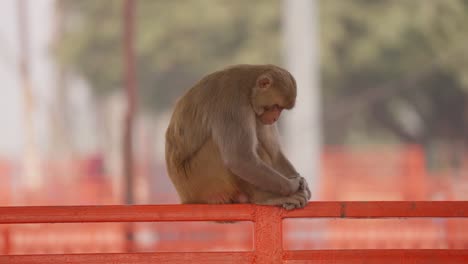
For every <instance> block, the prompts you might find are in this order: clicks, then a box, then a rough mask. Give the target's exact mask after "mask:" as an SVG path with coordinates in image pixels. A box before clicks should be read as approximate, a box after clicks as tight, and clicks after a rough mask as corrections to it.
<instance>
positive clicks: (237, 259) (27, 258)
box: [0, 252, 254, 264]
mask: <svg viewBox="0 0 468 264" xmlns="http://www.w3.org/2000/svg"><path fill="white" fill-rule="evenodd" d="M253 260H254V254H253V252H157V253H100V254H56V255H55V254H54V255H0V263H9V264H20V263H21V264H25V263H34V264H50V263H68V264H79V263H97V264H104V263H114V264H119V263H122V264H124V263H133V264H146V263H171V264H182V263H207V264H208V263H213V264H214V263H226V264H229V263H232V264H239V263H253Z"/></svg>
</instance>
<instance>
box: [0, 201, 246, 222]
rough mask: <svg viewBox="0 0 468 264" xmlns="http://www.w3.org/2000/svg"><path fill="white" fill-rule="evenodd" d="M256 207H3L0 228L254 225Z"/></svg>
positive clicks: (238, 205)
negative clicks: (193, 223)
mask: <svg viewBox="0 0 468 264" xmlns="http://www.w3.org/2000/svg"><path fill="white" fill-rule="evenodd" d="M254 212H255V208H254V206H253V205H240V204H232V205H207V204H205V205H198V204H191V205H188V204H183V205H132V206H126V205H108V206H20V207H0V224H24V223H79V222H153V221H158V222H163V221H251V220H253V217H254Z"/></svg>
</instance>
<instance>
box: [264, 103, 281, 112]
mask: <svg viewBox="0 0 468 264" xmlns="http://www.w3.org/2000/svg"><path fill="white" fill-rule="evenodd" d="M263 109H264V110H265V111H282V110H283V107H281V106H279V105H277V104H275V105H272V106H265V107H263Z"/></svg>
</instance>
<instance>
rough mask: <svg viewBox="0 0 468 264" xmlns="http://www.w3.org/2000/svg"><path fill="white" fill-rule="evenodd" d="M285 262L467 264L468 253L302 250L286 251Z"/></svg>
mask: <svg viewBox="0 0 468 264" xmlns="http://www.w3.org/2000/svg"><path fill="white" fill-rule="evenodd" d="M283 260H284V261H285V263H288V264H299V263H311V262H310V260H313V263H314V264H325V263H333V264H342V263H343V264H345V263H346V264H362V263H379V264H394V263H411V264H423V263H424V264H426V263H433V264H445V263H450V264H466V263H468V250H444V249H371V250H365V249H363V250H298V251H285V252H284V253H283Z"/></svg>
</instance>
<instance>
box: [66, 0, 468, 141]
mask: <svg viewBox="0 0 468 264" xmlns="http://www.w3.org/2000/svg"><path fill="white" fill-rule="evenodd" d="M58 2H59V3H62V4H63V6H64V12H65V18H66V21H65V36H64V38H63V41H62V43H61V44H60V45H59V49H58V55H59V56H58V58H59V60H60V61H61V62H62V63H63V64H64V65H68V66H69V67H70V68H71V69H73V70H74V71H75V72H77V73H78V74H80V75H82V76H84V77H85V79H86V80H87V81H88V82H89V83H90V84H91V86H92V88H93V90H94V91H95V94H96V95H97V96H99V97H105V96H107V95H108V94H110V93H112V92H113V91H115V90H116V89H121V88H122V77H121V76H122V61H123V59H122V45H121V43H122V40H121V28H122V27H121V24H122V20H121V14H122V10H121V4H122V2H121V1H116V0H99V1H96V0H80V1H76V0H62V1H58ZM137 6H138V10H137V17H136V20H137V21H136V23H137V34H136V48H137V56H138V58H137V64H138V65H137V68H138V69H137V72H138V82H139V90H140V97H141V102H142V105H143V106H144V107H145V109H152V110H157V109H162V108H166V107H168V105H170V104H171V103H172V102H173V101H174V99H175V97H176V96H179V95H180V94H182V92H183V91H184V90H186V89H188V88H189V87H190V85H192V84H193V83H194V82H195V81H196V80H197V79H199V78H200V77H201V76H202V75H204V74H206V73H207V72H211V71H214V70H216V69H219V68H221V67H224V66H226V65H230V64H236V63H276V64H281V56H280V54H281V43H282V39H281V32H280V31H281V25H280V22H281V14H280V12H281V10H280V9H281V5H280V1H278V0H275V1H272V0H257V1H249V0H236V1H232V0H212V1H209V0H160V1H156V0H140V1H137ZM319 6H320V41H321V43H320V44H321V47H320V54H321V67H322V89H323V94H324V99H325V103H324V105H325V107H324V120H325V133H324V134H325V135H326V141H327V142H328V143H346V142H352V141H353V140H355V138H356V137H354V135H356V134H357V132H358V134H360V135H365V139H364V140H371V139H373V138H374V139H377V140H379V141H381V140H383V139H385V140H395V139H397V140H403V141H407V142H418V143H426V142H429V141H438V140H442V141H443V140H452V139H463V140H467V137H468V133H467V132H468V125H467V124H466V123H467V120H468V116H467V115H468V109H467V107H466V106H465V105H467V104H466V103H467V101H468V100H467V92H468V60H467V59H468V58H467V56H468V55H467V53H466V51H465V47H464V46H465V45H466V43H468V33H466V25H468V1H465V0H444V1H442V0H353V1H351V0H346V1H345V0H324V1H320V5H319ZM362 140H363V139H362V136H361V138H360V139H359V141H362Z"/></svg>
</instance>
